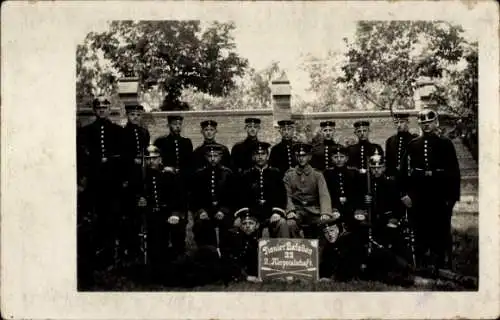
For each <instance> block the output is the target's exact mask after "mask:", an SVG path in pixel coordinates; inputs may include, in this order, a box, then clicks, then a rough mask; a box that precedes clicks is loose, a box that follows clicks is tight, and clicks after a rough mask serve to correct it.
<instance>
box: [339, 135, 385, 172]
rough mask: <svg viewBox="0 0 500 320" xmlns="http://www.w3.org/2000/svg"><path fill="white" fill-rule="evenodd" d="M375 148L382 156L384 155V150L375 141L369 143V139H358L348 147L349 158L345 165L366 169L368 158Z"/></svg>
mask: <svg viewBox="0 0 500 320" xmlns="http://www.w3.org/2000/svg"><path fill="white" fill-rule="evenodd" d="M375 150H377V151H378V154H379V155H381V156H382V157H383V156H384V151H383V150H382V147H381V146H380V145H378V144H376V143H371V142H369V141H360V142H358V143H356V144H354V145H351V146H349V147H348V153H349V160H348V162H347V165H348V166H350V167H353V168H356V169H358V170H360V169H364V170H367V169H368V159H369V158H370V157H371V156H373V155H374V154H375Z"/></svg>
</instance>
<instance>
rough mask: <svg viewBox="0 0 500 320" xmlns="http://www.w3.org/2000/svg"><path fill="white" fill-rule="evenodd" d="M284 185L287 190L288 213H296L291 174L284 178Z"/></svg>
mask: <svg viewBox="0 0 500 320" xmlns="http://www.w3.org/2000/svg"><path fill="white" fill-rule="evenodd" d="M283 184H284V185H285V190H286V198H287V199H286V210H285V211H286V213H287V214H289V213H290V212H295V205H294V204H293V200H292V187H291V185H290V174H289V172H287V173H286V174H285V177H284V178H283Z"/></svg>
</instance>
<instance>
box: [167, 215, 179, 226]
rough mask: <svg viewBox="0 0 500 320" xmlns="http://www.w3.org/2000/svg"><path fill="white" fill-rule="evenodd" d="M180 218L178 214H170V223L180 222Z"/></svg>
mask: <svg viewBox="0 0 500 320" xmlns="http://www.w3.org/2000/svg"><path fill="white" fill-rule="evenodd" d="M179 220H180V218H179V217H178V216H170V217H168V223H170V224H178V223H179Z"/></svg>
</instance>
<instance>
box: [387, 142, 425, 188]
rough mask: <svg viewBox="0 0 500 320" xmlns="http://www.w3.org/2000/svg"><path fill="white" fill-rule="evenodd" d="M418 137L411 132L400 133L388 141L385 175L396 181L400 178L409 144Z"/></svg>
mask: <svg viewBox="0 0 500 320" xmlns="http://www.w3.org/2000/svg"><path fill="white" fill-rule="evenodd" d="M416 137H418V136H417V135H416V134H412V133H409V132H398V133H397V134H395V135H393V136H391V137H389V138H388V139H387V140H386V142H385V154H386V160H385V167H386V169H385V173H386V175H387V176H388V177H389V178H391V179H395V178H396V177H397V176H398V174H399V172H400V168H401V163H402V162H403V158H404V154H405V153H406V148H407V146H408V143H409V142H410V141H411V140H413V139H415V138H416Z"/></svg>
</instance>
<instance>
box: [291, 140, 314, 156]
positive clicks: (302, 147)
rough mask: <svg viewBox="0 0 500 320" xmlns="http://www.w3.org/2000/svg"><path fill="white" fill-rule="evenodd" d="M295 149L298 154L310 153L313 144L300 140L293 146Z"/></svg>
mask: <svg viewBox="0 0 500 320" xmlns="http://www.w3.org/2000/svg"><path fill="white" fill-rule="evenodd" d="M293 150H294V151H295V153H298V154H302V155H304V154H309V153H311V150H312V145H310V144H309V143H304V142H299V143H296V144H295V145H294V146H293Z"/></svg>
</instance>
